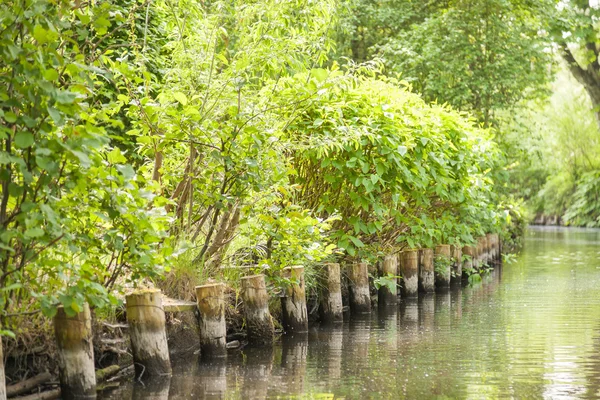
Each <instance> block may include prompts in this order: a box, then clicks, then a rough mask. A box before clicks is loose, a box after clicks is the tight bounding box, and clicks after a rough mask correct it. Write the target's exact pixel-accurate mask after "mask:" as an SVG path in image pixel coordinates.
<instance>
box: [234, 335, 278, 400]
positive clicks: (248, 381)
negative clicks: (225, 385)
mask: <svg viewBox="0 0 600 400" xmlns="http://www.w3.org/2000/svg"><path fill="white" fill-rule="evenodd" d="M273 353H274V352H273V346H270V345H266V346H252V347H246V348H244V349H243V350H242V356H243V360H244V361H243V364H242V368H241V371H240V373H241V379H242V381H243V383H242V388H241V394H242V397H243V398H244V399H266V398H267V393H268V391H269V383H270V380H271V373H272V371H273Z"/></svg>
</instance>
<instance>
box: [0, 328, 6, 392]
mask: <svg viewBox="0 0 600 400" xmlns="http://www.w3.org/2000/svg"><path fill="white" fill-rule="evenodd" d="M0 400H6V377H5V376H4V354H3V353H2V336H0Z"/></svg>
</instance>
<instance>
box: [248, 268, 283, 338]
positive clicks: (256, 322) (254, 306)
mask: <svg viewBox="0 0 600 400" xmlns="http://www.w3.org/2000/svg"><path fill="white" fill-rule="evenodd" d="M241 282H242V300H243V301H244V310H245V315H246V331H247V334H248V340H249V341H250V342H251V343H263V344H266V343H271V342H273V337H274V336H275V328H274V326H273V319H272V318H271V313H270V312H269V294H268V293H267V286H266V284H265V276H264V275H252V276H246V277H244V278H242V279H241Z"/></svg>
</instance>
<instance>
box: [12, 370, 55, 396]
mask: <svg viewBox="0 0 600 400" xmlns="http://www.w3.org/2000/svg"><path fill="white" fill-rule="evenodd" d="M51 379H52V374H51V373H50V372H47V371H46V372H43V373H41V374H39V375H36V376H34V377H33V378H29V379H25V380H24V381H21V382H19V383H15V384H13V385H8V386H7V387H6V397H9V398H10V397H15V396H18V395H20V394H23V393H29V392H31V391H32V390H33V389H35V388H36V387H38V386H40V385H42V384H44V383H46V382H48V381H49V380H51Z"/></svg>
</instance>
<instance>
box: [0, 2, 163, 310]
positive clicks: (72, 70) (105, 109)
mask: <svg viewBox="0 0 600 400" xmlns="http://www.w3.org/2000/svg"><path fill="white" fill-rule="evenodd" d="M116 11H117V8H115V7H113V5H112V4H111V3H109V2H103V3H101V4H95V3H93V4H92V3H85V4H79V3H77V2H71V1H57V2H56V1H49V0H22V1H10V2H4V3H2V5H0V32H1V36H0V53H1V54H2V59H1V61H0V72H1V73H0V80H1V81H2V85H1V87H2V89H0V107H1V108H0V118H1V119H2V126H1V128H0V141H1V148H2V151H1V152H0V165H1V171H0V175H1V178H2V189H1V194H0V198H1V200H0V227H1V228H0V229H1V232H0V247H1V248H2V251H1V252H0V287H2V288H3V290H2V291H1V292H0V317H2V318H3V320H4V321H6V320H5V319H4V315H5V314H6V313H10V312H12V311H21V310H22V309H23V308H24V307H26V308H37V307H40V306H41V307H42V310H43V311H44V313H45V314H46V315H52V314H53V313H54V312H55V311H56V306H57V305H58V304H62V305H64V306H65V310H66V312H67V313H68V314H73V313H75V312H78V311H80V310H81V308H82V304H83V302H84V301H87V302H89V303H90V304H91V305H92V306H95V307H104V306H107V305H109V304H114V303H116V302H117V298H116V292H113V291H112V289H114V288H118V287H121V286H122V285H123V284H127V285H133V284H135V283H136V282H138V281H140V280H141V279H142V278H152V277H154V276H156V275H157V274H159V273H160V272H161V271H162V267H161V265H162V263H163V257H164V256H168V255H169V253H170V247H169V245H168V242H165V241H164V240H165V238H166V235H165V228H166V226H167V225H168V223H169V220H168V218H167V216H166V214H165V213H164V209H162V206H163V205H164V204H165V200H164V199H161V198H160V197H157V196H156V195H155V194H153V193H152V191H151V190H150V188H147V187H146V182H145V180H144V179H143V177H142V176H139V175H138V174H137V173H136V171H135V169H134V168H133V167H132V165H131V164H130V163H129V162H128V159H127V157H126V156H125V155H124V154H123V153H122V152H121V151H120V149H119V148H117V147H114V146H113V145H112V143H111V136H110V135H109V131H111V130H112V129H113V128H115V127H119V126H122V121H120V120H119V119H116V118H115V114H114V113H115V111H116V110H117V109H118V105H117V104H116V102H115V100H114V96H109V95H108V92H110V91H111V90H113V89H111V88H112V87H113V86H112V84H113V83H114V82H115V81H116V80H118V79H119V74H118V73H115V71H109V70H108V69H107V66H110V67H111V68H114V69H117V70H118V69H121V70H128V69H129V67H128V65H127V60H126V55H123V54H120V53H118V52H115V51H114V50H110V51H109V50H108V48H105V47H103V46H101V44H102V43H103V41H104V40H105V39H107V38H108V37H110V33H109V31H110V29H114V27H115V26H121V25H122V26H128V25H127V24H126V22H127V15H126V14H123V13H120V12H116ZM107 91H108V92H107ZM32 296H33V297H34V299H35V300H32V298H31V297H32Z"/></svg>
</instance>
